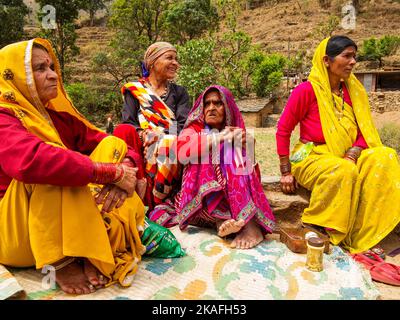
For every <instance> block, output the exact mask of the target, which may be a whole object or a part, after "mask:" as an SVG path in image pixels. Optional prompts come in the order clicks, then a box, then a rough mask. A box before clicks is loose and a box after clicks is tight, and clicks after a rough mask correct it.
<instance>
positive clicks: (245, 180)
mask: <svg viewBox="0 0 400 320" xmlns="http://www.w3.org/2000/svg"><path fill="white" fill-rule="evenodd" d="M247 142H249V139H248V141H247ZM245 146H246V132H245V126H244V121H243V118H242V115H241V113H240V111H239V108H238V107H237V105H236V103H235V101H234V98H233V95H232V93H231V92H230V91H229V90H228V89H226V88H224V87H222V86H216V85H215V86H210V87H209V88H207V89H206V90H205V91H204V92H203V93H202V94H201V95H200V97H199V98H198V99H197V101H196V102H195V104H194V106H193V108H192V110H191V112H190V113H189V116H188V120H187V121H186V124H185V126H184V129H183V131H182V132H181V134H180V135H179V138H178V158H179V161H180V163H181V164H183V165H185V167H184V171H183V178H182V179H183V180H182V189H181V191H180V192H179V193H178V194H177V196H176V197H175V198H174V203H172V201H168V202H166V203H163V204H161V205H158V206H156V207H155V209H154V210H153V211H152V212H151V213H150V214H149V217H150V219H151V220H153V221H155V222H157V223H159V224H162V225H164V226H167V227H170V226H173V225H176V224H179V226H180V228H181V229H185V228H186V227H187V226H188V225H197V226H202V227H216V228H217V233H218V235H219V236H220V237H226V236H228V235H233V236H234V239H233V241H232V242H231V247H233V248H238V249H249V248H252V247H255V246H256V245H258V244H259V243H260V242H261V241H263V239H264V237H265V234H266V233H271V232H272V230H273V228H274V225H275V218H274V215H273V213H272V211H271V208H270V206H269V203H268V200H267V198H266V197H265V195H264V192H263V188H262V185H261V182H260V179H259V176H258V175H257V173H256V171H255V170H253V162H252V161H251V157H250V154H249V153H247V154H248V155H249V156H246V152H247V150H246V147H245ZM249 163H250V165H249ZM249 168H250V169H249Z"/></svg>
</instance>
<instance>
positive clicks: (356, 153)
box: [345, 147, 362, 160]
mask: <svg viewBox="0 0 400 320" xmlns="http://www.w3.org/2000/svg"><path fill="white" fill-rule="evenodd" d="M361 151H362V148H360V147H351V148H349V150H347V151H346V153H345V156H349V157H351V158H355V160H357V159H358V158H359V157H360V155H361Z"/></svg>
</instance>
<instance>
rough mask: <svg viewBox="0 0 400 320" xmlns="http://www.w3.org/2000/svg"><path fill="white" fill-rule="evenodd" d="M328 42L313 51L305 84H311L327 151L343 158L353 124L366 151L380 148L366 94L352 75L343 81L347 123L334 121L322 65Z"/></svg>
mask: <svg viewBox="0 0 400 320" xmlns="http://www.w3.org/2000/svg"><path fill="white" fill-rule="evenodd" d="M328 41H329V38H326V39H325V40H323V41H322V42H321V43H320V44H319V46H318V47H317V49H316V51H315V54H314V57H313V60H312V64H313V66H312V69H311V73H310V76H309V77H308V80H309V81H310V82H311V85H312V87H313V89H314V92H315V95H316V97H317V102H318V110H319V114H320V118H321V125H322V131H323V134H324V138H325V141H326V144H327V147H328V149H329V151H330V152H331V153H333V154H335V155H337V156H340V157H343V155H344V154H345V153H346V151H347V150H348V149H349V148H350V147H351V146H352V144H353V143H354V141H355V139H356V136H357V124H358V127H359V128H360V130H361V133H362V135H363V136H364V139H365V141H366V142H367V144H368V146H369V147H370V148H374V147H380V146H382V142H381V140H380V138H379V134H378V131H377V130H376V128H375V126H374V123H373V121H372V116H371V111H370V106H369V101H368V95H367V92H366V91H365V89H364V87H363V85H362V83H361V82H360V81H359V80H358V79H357V78H356V76H355V75H354V74H353V73H351V75H350V77H349V79H348V80H346V81H345V84H346V88H347V89H348V91H349V94H350V98H351V102H352V105H353V106H352V107H350V106H349V105H347V104H345V111H344V117H345V118H347V121H346V120H345V121H343V123H341V121H339V120H338V119H337V117H336V115H335V112H334V108H335V106H334V103H333V101H332V92H331V87H330V83H329V76H328V70H327V68H326V66H325V65H324V63H323V57H324V56H325V55H326V46H327V43H328ZM335 99H337V97H335ZM338 103H341V101H338V100H336V105H338ZM353 114H354V116H355V119H354V116H353Z"/></svg>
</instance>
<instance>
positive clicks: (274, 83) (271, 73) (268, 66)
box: [251, 54, 286, 97]
mask: <svg viewBox="0 0 400 320" xmlns="http://www.w3.org/2000/svg"><path fill="white" fill-rule="evenodd" d="M285 64H286V58H285V57H283V56H281V55H279V54H271V55H269V56H265V57H264V59H263V61H262V62H261V64H260V65H259V66H258V67H257V69H256V70H255V71H254V73H253V75H252V77H251V80H252V83H253V87H254V90H255V92H256V94H257V96H258V97H266V96H268V95H270V94H272V93H273V91H274V90H275V89H276V88H277V87H279V85H280V83H281V81H282V77H283V68H284V66H285Z"/></svg>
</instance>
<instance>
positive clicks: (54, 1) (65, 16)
mask: <svg viewBox="0 0 400 320" xmlns="http://www.w3.org/2000/svg"><path fill="white" fill-rule="evenodd" d="M81 1H82V0H71V1H64V0H36V2H37V3H38V4H39V5H40V6H41V7H44V6H46V5H51V6H53V7H54V8H55V9H56V11H55V13H56V17H55V24H56V25H55V29H43V27H42V31H41V36H42V37H44V38H47V39H48V40H49V41H51V42H52V44H53V47H54V48H55V51H56V54H57V58H58V60H59V61H60V67H61V70H62V72H63V75H65V65H66V63H68V62H69V61H71V60H72V59H73V57H74V56H77V55H78V54H79V48H78V47H77V46H76V39H77V38H78V35H77V34H76V31H75V29H76V27H75V24H74V22H75V20H76V19H77V18H78V14H79V9H82V2H81ZM45 15H46V13H43V12H40V13H39V15H38V16H39V20H40V21H42V18H43V17H44V16H45Z"/></svg>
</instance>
